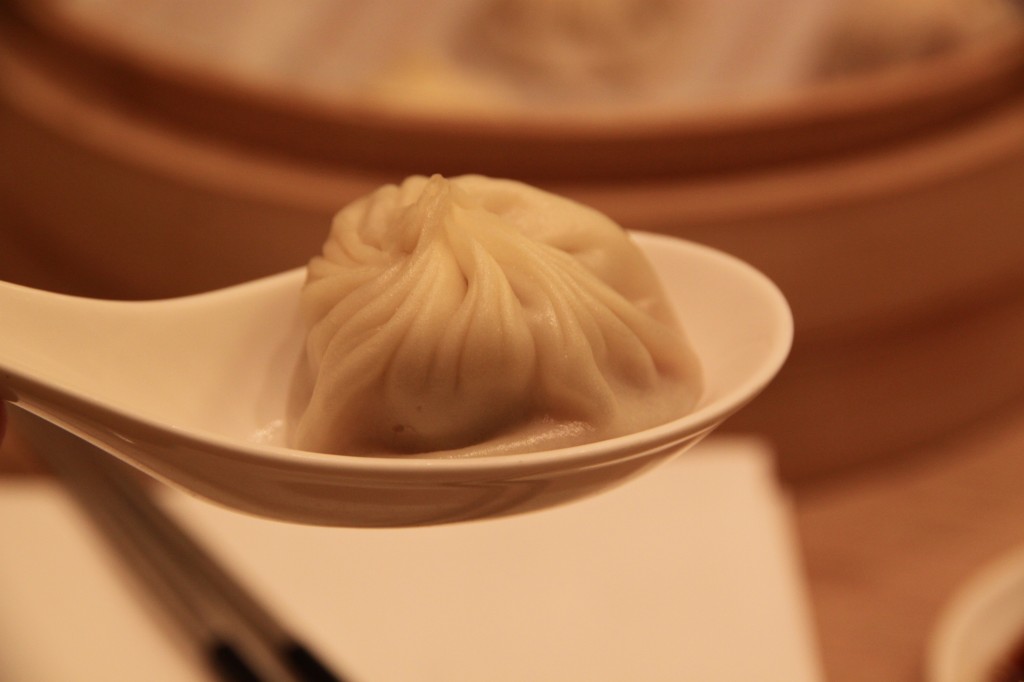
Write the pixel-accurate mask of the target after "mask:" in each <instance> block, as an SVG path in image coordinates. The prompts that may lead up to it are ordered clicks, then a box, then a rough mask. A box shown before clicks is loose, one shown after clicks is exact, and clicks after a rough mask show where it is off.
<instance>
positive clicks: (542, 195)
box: [292, 175, 701, 456]
mask: <svg viewBox="0 0 1024 682" xmlns="http://www.w3.org/2000/svg"><path fill="white" fill-rule="evenodd" d="M301 307H302V313H303V316H304V319H305V321H306V323H307V325H308V336H307V348H306V350H307V369H308V371H309V372H310V374H309V381H310V384H311V389H310V391H309V396H308V402H307V403H306V404H305V409H304V411H303V412H302V414H301V416H300V417H299V419H298V422H297V425H296V426H295V429H294V432H293V437H292V440H293V445H294V446H295V447H298V448H301V449H304V450H310V451H315V452H329V453H339V454H346V455H416V454H420V455H428V454H429V455H431V456H470V455H480V454H496V453H512V452H528V451H534V450H541V449H552V448H558V447H565V446H570V445H575V444H580V443H585V442H591V441H595V440H601V439H605V438H609V437H613V436H618V435H624V434H626V433H631V432H634V431H637V430H641V429H644V428H648V427H651V426H654V425H657V424H660V423H663V422H666V421H669V420H671V419H674V418H676V417H679V416H682V415H683V414H685V413H686V412H687V411H689V410H690V409H691V408H692V407H693V405H694V404H695V402H696V401H697V399H698V397H699V394H700V383H701V382H700V369H699V365H698V362H697V360H696V358H695V356H694V354H693V352H692V351H691V350H690V348H689V345H688V343H687V341H686V339H685V338H684V335H683V333H682V331H681V329H680V327H679V325H678V324H677V323H676V320H675V318H674V315H673V313H672V310H671V307H670V305H669V303H668V302H667V300H666V299H665V296H664V294H663V293H662V290H661V287H660V284H659V282H658V280H657V277H656V275H655V274H654V272H653V270H652V268H651V266H650V265H649V264H648V262H647V260H646V258H645V257H644V255H643V254H642V253H641V252H640V250H639V248H638V247H637V246H636V245H635V244H634V243H633V242H632V241H631V240H630V238H629V236H628V235H627V233H626V232H625V230H623V229H622V228H621V227H619V226H618V225H616V224H615V223H614V222H612V221H611V220H609V219H608V218H606V217H605V216H603V215H602V214H600V213H598V212H597V211H594V210H592V209H590V208H587V207H585V206H582V205H580V204H577V203H575V202H572V201H570V200H568V199H564V198H561V197H558V196H555V195H553V194H549V193H547V192H544V191H541V190H539V189H535V188H533V187H530V186H528V185H524V184H522V183H519V182H515V181H510V180H498V179H492V178H486V177H483V176H473V175H467V176H461V177H456V178H453V179H445V178H442V177H441V176H433V177H430V178H427V177H423V176H413V177H409V178H407V179H406V180H405V181H403V182H402V183H401V185H397V186H396V185H387V186H384V187H381V188H380V189H378V190H376V191H375V192H373V193H372V194H370V195H368V196H365V197H363V198H362V199H359V200H357V201H355V202H353V203H352V204H350V205H349V206H348V207H346V208H345V209H343V210H342V211H341V212H339V213H338V214H337V216H336V217H335V219H334V222H333V225H332V228H331V232H330V235H329V237H328V239H327V241H326V243H325V244H324V248H323V254H322V255H320V256H317V257H315V258H313V259H312V260H311V261H310V263H309V267H308V276H307V281H306V284H305V286H304V288H303V291H302V294H301Z"/></svg>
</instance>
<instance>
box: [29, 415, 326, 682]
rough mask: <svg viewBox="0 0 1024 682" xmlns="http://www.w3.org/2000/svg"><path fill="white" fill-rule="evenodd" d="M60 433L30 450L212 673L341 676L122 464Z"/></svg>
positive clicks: (232, 680)
mask: <svg viewBox="0 0 1024 682" xmlns="http://www.w3.org/2000/svg"><path fill="white" fill-rule="evenodd" d="M61 435H66V436H67V439H66V440H67V442H66V443H65V444H64V445H65V447H52V448H49V449H46V450H45V451H43V450H44V448H39V450H40V451H39V452H38V455H39V456H40V458H41V459H42V460H43V461H44V463H45V464H47V465H48V467H49V468H50V469H51V470H52V471H53V473H54V474H56V475H57V476H58V477H59V478H60V479H61V481H62V482H63V483H64V485H65V487H66V488H67V489H68V490H69V491H70V492H71V494H72V495H73V496H74V497H75V499H76V500H77V501H78V503H79V505H80V506H81V507H82V508H83V510H84V511H85V512H86V513H87V514H88V515H89V517H90V518H91V520H92V521H93V523H94V524H95V525H96V526H97V527H98V528H99V530H100V531H101V532H102V533H103V534H104V536H105V537H106V539H107V540H108V541H109V542H110V544H111V545H113V547H114V548H115V549H116V550H117V552H118V553H119V555H120V557H121V558H122V559H123V560H124V561H125V563H126V564H127V565H128V566H129V567H130V568H131V569H133V571H134V572H135V574H136V575H137V576H138V577H139V579H140V580H141V581H142V582H143V583H144V584H145V585H146V587H147V588H148V590H149V592H150V593H151V594H152V595H153V596H154V597H155V598H156V599H157V600H158V601H159V602H160V603H161V605H162V606H163V608H164V610H165V612H166V613H167V614H168V615H169V616H170V617H171V618H172V619H173V620H174V621H175V622H176V624H177V625H178V627H179V629H180V630H181V631H182V632H183V633H184V634H185V635H186V636H187V637H188V639H189V640H190V641H191V643H192V644H193V646H194V647H195V648H196V649H197V652H198V653H199V655H200V656H202V657H203V658H205V660H206V661H207V663H208V665H209V667H210V668H211V671H212V672H213V673H214V674H215V675H217V677H218V679H220V680H222V681H223V682H345V680H344V678H343V677H340V676H339V675H338V674H336V673H334V672H332V671H331V670H330V669H329V668H328V667H327V666H326V665H324V664H323V663H322V662H321V661H320V660H319V659H318V658H317V657H316V656H315V654H314V653H313V652H312V651H311V650H310V649H309V648H308V647H306V646H305V645H304V644H303V643H302V642H301V641H299V640H298V639H297V638H296V637H294V636H293V635H292V634H290V633H289V632H288V631H287V630H286V629H285V628H284V627H283V626H282V625H281V624H280V623H279V622H278V621H277V620H276V619H275V618H274V617H273V616H272V615H271V614H270V612H269V611H267V609H265V608H264V607H263V606H262V605H261V604H260V603H259V602H258V601H256V599H255V598H254V597H253V596H252V595H251V594H249V593H248V592H247V591H246V590H245V589H244V588H243V587H242V586H241V585H240V584H239V583H238V582H237V581H236V580H235V579H233V578H232V577H231V576H230V575H229V574H228V573H227V572H226V571H225V570H224V569H223V568H222V567H221V566H220V565H219V564H218V563H217V562H216V561H215V560H214V559H213V557H212V556H211V555H210V554H209V553H207V551H206V550H205V549H203V548H202V547H201V546H200V545H199V543H197V542H196V541H195V540H194V539H193V538H192V537H191V536H189V535H188V533H186V532H185V530H184V529H182V528H181V527H180V526H179V525H178V524H177V523H175V521H174V520H173V519H171V517H169V516H168V515H167V514H166V513H165V512H164V511H163V510H162V509H161V508H160V507H159V506H157V505H156V503H154V502H153V500H152V499H151V498H150V497H149V495H148V493H147V492H146V491H145V490H144V489H143V488H142V486H141V485H140V484H139V483H138V482H137V481H136V480H135V479H134V478H133V475H132V473H131V472H130V471H129V470H128V469H127V466H126V465H124V464H121V463H120V462H118V461H117V460H115V459H114V458H113V457H111V456H110V455H108V454H106V453H104V452H102V451H99V450H98V449H97V448H94V447H93V446H92V445H89V444H88V443H86V442H85V441H81V440H79V439H77V438H76V437H75V436H73V435H71V434H61ZM55 442H56V440H55ZM90 450H91V452H90Z"/></svg>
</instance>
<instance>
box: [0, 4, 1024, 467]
mask: <svg viewBox="0 0 1024 682" xmlns="http://www.w3.org/2000/svg"><path fill="white" fill-rule="evenodd" d="M1022 15H1024V12H1022V10H1021V8H1020V6H1019V5H1017V4H1015V3H1013V2H1010V1H1009V0H903V1H902V2H883V1H882V0H869V1H852V0H847V1H840V0H742V1H740V0H737V1H735V2H729V3H719V2H713V1H700V0H697V1H693V0H690V1H687V0H600V1H597V2H587V1H584V0H415V1H414V0H401V1H395V2H387V3H375V2H365V1H360V0H306V1H304V2H294V3H293V2H288V3H285V2H277V1H275V0H222V1H220V2H216V3H209V2H200V1H197V0H38V1H35V2H25V3H22V2H17V1H12V0H8V1H7V2H4V3H3V4H2V10H0V148H2V149H3V150H4V151H3V164H2V165H0V211H2V213H3V220H0V244H2V249H0V278H3V279H6V280H11V281H16V282H22V283H25V284H29V285H32V286H36V287H41V288H47V289H53V290H58V291H65V292H70V293H76V294H82V295H88V296H98V297H112V298H153V297H164V296H174V295H180V294H185V293H191V292H196V291H202V290H206V289H211V288H215V287H219V286H223V285H227V284H230V283H233V282H238V281H243V280H247V279H251V278H253V277H257V276H259V275H264V274H268V273H272V272H276V271H279V270H282V269H286V268H290V267H293V266H297V265H301V264H304V263H305V262H306V260H307V259H308V258H309V257H310V256H311V254H313V253H315V252H317V251H318V250H319V247H320V245H321V243H322V241H323V239H324V236H325V234H326V231H327V229H328V226H329V223H330V219H331V216H332V215H333V214H334V213H335V212H336V211H337V210H338V209H339V208H340V207H342V206H343V205H345V204H346V203H347V202H348V201H350V200H351V199H353V198H355V197H357V196H360V195H362V194H364V193H366V192H368V191H370V190H371V189H373V188H375V187H376V186H378V185H379V184H381V183H384V182H391V181H396V180H400V179H402V178H403V177H405V176H406V175H408V174H412V173H427V174H429V173H435V172H440V173H444V174H449V175H453V174H459V173H484V174H489V175H493V176H498V177H511V178H516V179H520V180H524V181H526V182H530V183H533V184H536V185H538V186H541V187H544V188H545V189H549V190H552V191H555V192H558V193H562V194H565V195H568V196H570V197H573V198H576V199H579V200H580V201H583V202H585V203H588V204H590V205H593V206H594V207H596V208H598V209H600V210H602V211H604V212H606V213H607V214H609V215H610V216H612V217H613V218H614V219H616V220H617V221H618V222H620V223H621V224H622V225H623V226H625V227H628V228H631V229H637V230H649V231H656V232H665V233H670V234H674V235H678V236H681V237H686V238H690V239H694V240H696V241H699V242H703V243H707V244H710V245H713V246H717V247H720V248H723V249H725V250H727V251H729V252H731V253H734V254H736V255H738V256H740V257H741V258H744V259H746V260H748V261H750V262H751V263H753V264H754V265H756V266H757V267H759V268H761V269H762V270H763V271H764V272H766V273H767V274H768V275H769V276H770V277H772V278H773V279H774V280H775V281H776V282H777V283H778V284H779V285H780V287H781V288H782V289H783V290H784V292H785V294H786V295H787V297H788V298H789V300H790V301H791V304H792V306H793V309H794V313H795V316H796V320H797V343H796V348H795V351H794V353H793V356H792V360H791V361H790V363H789V365H788V366H787V368H786V369H785V371H784V372H783V374H782V376H781V377H780V378H779V380H778V381H777V382H776V384H775V385H773V387H772V388H771V389H770V392H769V394H767V395H766V396H765V397H763V398H761V399H760V400H758V401H757V402H756V403H755V405H754V406H753V407H752V408H751V409H749V410H748V411H746V412H744V413H743V414H742V415H741V417H740V418H739V419H737V420H736V421H735V422H733V423H732V424H731V427H732V428H734V429H740V430H755V431H759V432H764V433H767V434H769V435H770V436H771V437H772V439H773V441H774V442H775V444H776V445H777V448H778V451H779V453H780V467H781V469H782V472H783V475H784V476H785V477H786V479H787V480H789V481H793V482H799V481H805V480H812V479H816V478H817V477H821V476H828V475H830V474H832V473H834V472H837V471H844V470H846V469H847V468H849V467H851V466H857V465H859V464H861V463H864V462H871V461H874V460H876V459H877V458H884V457H887V456H892V455H894V454H895V453H899V452H901V451H906V450H908V449H910V448H913V447H916V446H918V445H920V444H922V443H925V442H928V441H929V440H930V439H935V438H941V437H943V436H945V435H947V434H948V433H950V432H951V431H954V430H956V429H959V428H962V427H964V426H966V425H969V424H972V423H975V422H976V421H977V420H979V419H982V418H984V417H986V416H987V415H990V414H992V413H993V412H997V411H1000V410H1005V409H1008V406H1009V405H1011V404H1013V403H1015V402H1016V401H1019V400H1020V398H1021V396H1022V394H1024V353H1021V352H1020V349H1021V348H1024V314H1022V313H1024V236H1022V227H1024V192H1021V191H1020V188H1021V187H1022V185H1024V99H1022V98H1024V48H1022V45H1024V38H1022V28H1021V27H1022V24H1024V21H1022Z"/></svg>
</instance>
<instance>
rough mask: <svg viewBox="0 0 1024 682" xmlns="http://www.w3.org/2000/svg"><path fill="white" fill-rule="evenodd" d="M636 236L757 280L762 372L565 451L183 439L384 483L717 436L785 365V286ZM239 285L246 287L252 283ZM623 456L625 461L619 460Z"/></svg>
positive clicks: (600, 457) (710, 254)
mask: <svg viewBox="0 0 1024 682" xmlns="http://www.w3.org/2000/svg"><path fill="white" fill-rule="evenodd" d="M629 233H630V234H631V235H632V236H633V237H634V238H638V241H639V242H640V243H641V244H645V243H649V244H650V245H651V246H654V247H667V248H675V249H679V248H683V249H686V250H689V251H690V252H691V253H694V254H697V255H698V257H701V258H710V259H715V260H717V261H718V262H719V264H720V265H721V266H722V267H725V268H729V269H730V270H731V271H732V276H733V277H743V278H746V279H747V280H748V281H750V282H751V284H752V289H757V290H758V291H760V294H761V301H760V302H759V303H760V305H762V306H770V308H771V312H770V315H771V318H770V319H771V320H772V321H773V323H774V327H775V328H774V329H773V330H772V331H773V333H772V334H770V335H769V339H770V344H769V346H768V349H767V350H766V351H765V352H764V356H765V357H764V360H763V361H762V362H761V364H760V365H759V366H758V368H757V371H755V372H753V373H751V374H750V375H749V376H747V377H746V378H745V379H744V380H743V381H741V382H740V383H739V384H738V385H737V386H736V387H734V388H733V389H732V390H730V391H728V392H726V393H724V394H723V395H720V396H716V397H715V398H714V399H713V400H711V401H709V402H708V403H706V404H700V403H698V405H699V406H698V407H697V408H696V409H694V410H692V411H690V412H689V413H687V414H684V415H682V416H680V417H678V418H676V419H673V420H671V421H668V422H665V423H662V424H659V425H656V426H653V427H649V428H647V429H643V430H641V431H636V432H633V433H629V434H624V435H620V436H615V437H612V438H606V439H602V440H597V441H593V442H589V443H581V444H578V445H572V446H567V447H561V448H553V449H548V450H539V451H532V452H510V453H501V452H496V453H490V454H482V455H473V454H472V453H467V454H459V455H456V454H452V455H447V456H446V455H445V454H444V453H445V451H440V452H438V453H417V454H413V455H399V454H395V455H386V454H367V455H347V454H336V453H327V452H315V451H307V450H299V449H295V448H291V447H287V446H284V445H276V444H270V443H258V442H252V441H247V440H240V439H235V438H232V437H230V436H226V435H221V434H217V433H213V432H210V431H205V430H202V431H200V430H192V429H184V428H179V429H175V430H176V431H177V433H178V435H179V437H182V438H183V439H185V440H189V441H191V442H192V443H193V444H195V446H196V447H199V448H201V449H203V450H211V449H215V450H217V451H218V452H220V453H221V454H222V455H229V456H235V457H243V456H244V457H245V458H247V459H250V460H253V459H255V460H257V461H260V462H261V463H263V464H265V465H268V466H275V465H285V466H295V465H300V466H301V467H302V468H304V469H312V470H318V471H325V470H338V471H351V472H353V473H356V472H358V474H359V475H360V476H362V475H365V474H372V473H376V474H378V475H379V476H381V477H390V476H404V475H406V474H410V473H413V474H428V473H430V472H436V473H442V472H444V473H445V474H450V473H451V472H452V471H460V472H463V473H464V474H467V475H469V474H474V473H478V474H484V473H489V472H494V471H499V470H507V469H509V468H515V469H517V470H520V471H522V472H529V471H541V470H552V469H562V468H565V469H568V468H575V467H578V466H579V465H580V464H581V463H584V462H595V463H596V462H600V461H610V460H616V459H624V458H626V457H630V456H634V455H637V454H640V453H643V452H647V451H649V450H650V449H652V448H656V447H658V446H664V445H666V444H669V443H673V442H678V441H679V440H680V438H681V437H684V436H688V435H697V434H700V433H702V432H705V431H710V430H711V429H712V428H714V427H715V426H716V425H718V424H720V423H721V422H722V421H724V420H725V419H726V418H727V417H729V416H730V415H731V414H733V413H734V412H736V411H737V410H739V409H740V408H741V407H743V406H744V405H745V404H746V403H747V402H749V401H750V400H752V399H753V398H754V397H756V396H757V395H758V394H759V393H760V392H761V391H762V390H763V389H764V388H765V387H766V386H767V385H768V384H769V383H770V382H771V381H772V379H773V378H774V377H775V375H776V374H777V373H778V371H779V369H780V368H781V367H782V365H783V364H784V363H785V361H786V358H787V357H788V355H789V352H790V349H791V347H792V343H793V335H794V323H793V315H792V311H791V309H790V307H789V304H788V302H787V301H786V298H785V296H784V295H783V293H782V292H781V290H780V289H779V288H778V286H777V285H776V284H775V283H774V282H773V281H772V280H771V279H769V278H768V277H767V276H766V275H764V274H763V273H762V272H761V271H759V270H758V269H756V268H755V267H753V266H752V265H750V264H749V263H747V262H746V261H744V260H742V259H740V258H737V257H735V256H733V255H731V254H728V253H726V252H723V251H721V250H718V249H715V248H713V247H710V246H706V245H703V244H699V243H696V242H692V241H689V240H686V239H681V238H679V237H674V236H670V235H663V234H655V233H649V232H642V231H637V230H629ZM304 276H305V268H304V267H299V268H294V269H292V270H288V271H285V272H282V273H278V274H276V275H270V276H268V277H266V278H262V281H261V280H255V281H254V283H261V284H262V283H266V284H269V285H272V284H273V283H274V282H275V281H277V280H279V279H287V280H290V279H291V278H299V277H304ZM240 286H245V284H243V285H240ZM231 288H236V287H229V289H231ZM221 291H224V290H221ZM211 293H216V292H211ZM205 295H207V294H198V295H197V296H205ZM698 359H699V356H698ZM114 410H115V411H117V412H119V413H120V414H122V415H124V413H123V412H122V411H120V410H117V409H116V408H114ZM124 416H127V417H130V418H133V419H135V420H136V421H137V422H140V423H146V424H147V425H148V426H149V427H150V428H155V429H166V428H168V426H167V425H166V424H163V423H161V422H158V421H155V420H151V419H147V418H139V417H132V416H131V415H124ZM627 446H628V447H627ZM616 455H621V456H620V457H616Z"/></svg>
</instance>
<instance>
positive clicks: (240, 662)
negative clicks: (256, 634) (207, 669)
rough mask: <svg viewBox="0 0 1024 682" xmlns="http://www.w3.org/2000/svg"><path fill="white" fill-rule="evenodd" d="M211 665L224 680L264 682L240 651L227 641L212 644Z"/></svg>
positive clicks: (210, 651) (209, 653)
mask: <svg viewBox="0 0 1024 682" xmlns="http://www.w3.org/2000/svg"><path fill="white" fill-rule="evenodd" d="M207 655H208V656H209V660H210V665H211V666H212V667H213V669H214V671H215V672H216V673H217V676H218V677H219V678H220V679H221V680H223V681H224V682H263V680H262V679H261V678H260V676H259V675H257V674H256V673H255V672H253V669H252V668H250V667H249V664H248V663H246V662H245V659H243V658H242V656H241V655H240V654H239V653H238V651H237V650H236V649H235V648H234V647H233V646H231V645H230V644H228V643H226V642H217V643H215V644H213V645H211V646H210V650H209V652H208V654H207Z"/></svg>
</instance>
